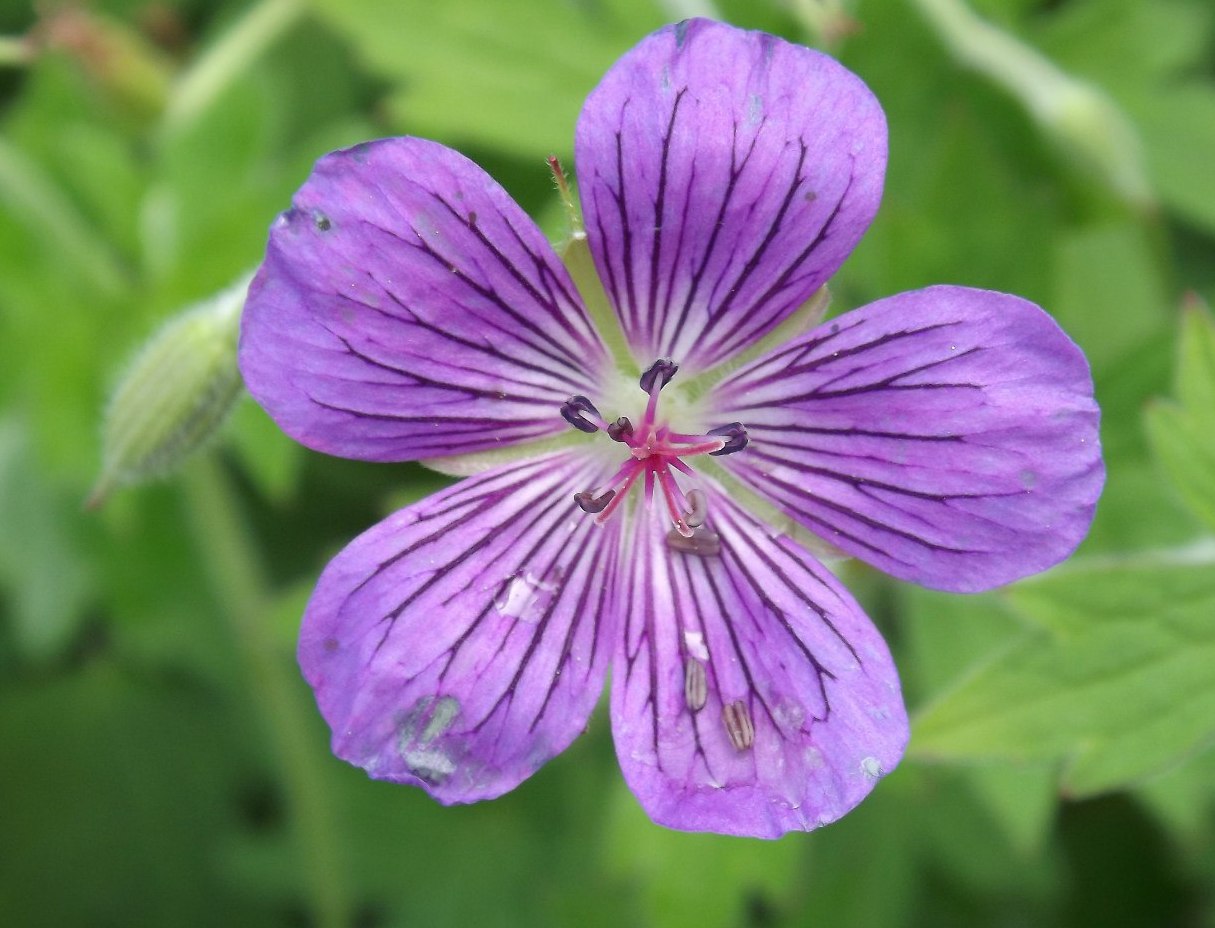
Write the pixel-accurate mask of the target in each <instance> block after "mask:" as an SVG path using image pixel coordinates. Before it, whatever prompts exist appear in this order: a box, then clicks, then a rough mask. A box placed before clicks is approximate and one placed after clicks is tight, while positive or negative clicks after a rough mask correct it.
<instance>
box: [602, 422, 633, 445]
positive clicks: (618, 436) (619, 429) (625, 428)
mask: <svg viewBox="0 0 1215 928" xmlns="http://www.w3.org/2000/svg"><path fill="white" fill-rule="evenodd" d="M607 433H608V438H610V439H611V440H612V441H628V439H630V438H632V437H633V423H632V422H630V421H629V419H628V417H627V416H621V417H620V418H619V419H617V420H616V421H615V422H613V423H612V424H611V425H609V426H608V427H607Z"/></svg>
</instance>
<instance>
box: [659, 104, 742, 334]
mask: <svg viewBox="0 0 1215 928" xmlns="http://www.w3.org/2000/svg"><path fill="white" fill-rule="evenodd" d="M762 128H763V123H762V122H761V123H760V126H759V127H758V128H757V129H756V132H755V135H754V136H752V138H751V145H750V146H749V147H748V148H747V153H746V154H745V155H744V156H743V159H742V161H741V162H739V161H738V160H737V158H738V151H737V146H738V123H737V122H736V123H734V124H733V129H732V140H731V144H730V179H729V180H728V181H727V182H726V189H725V192H724V193H723V194H722V198H721V205H720V206H719V207H718V209H717V216H716V218H715V219H714V221H713V226H712V228H713V231H712V232H711V233H710V234H709V241H708V244H707V245H706V246H705V252H704V254H703V255H702V256H701V259H700V266H699V267H697V268H696V270H695V271H693V272H692V278H691V286H690V287H689V288H688V293H687V295H686V296H685V297H684V300H683V306H682V307H680V310H679V316H678V318H677V319H676V322H675V330H674V331H673V332H672V333H671V337H670V340H669V342H668V343H664V344H663V345H662V346H661V348H662V350H663V351H666V350H668V349H672V350H673V349H674V348H675V346H677V345H678V344H679V338H680V336H681V335H682V334H683V329H684V326H685V325H687V323H688V318H689V316H690V315H691V312H692V304H693V303H694V302H695V300H696V297H697V295H698V294H699V292H700V285H701V283H702V282H703V281H704V275H705V271H706V270H707V269H708V266H709V262H710V261H711V260H712V259H713V255H714V253H715V252H716V250H717V242H718V240H719V237H720V235H721V230H722V228H723V220H724V219H725V215H726V211H727V210H728V209H729V207H730V202H731V201H732V200H733V199H734V192H735V191H736V190H737V189H738V181H739V179H740V178H741V177H742V175H743V173H744V172H745V171H746V169H747V164H748V163H749V162H750V160H751V156H752V154H754V152H755V145H756V143H757V142H758V140H759V131H760V129H762ZM688 183H689V186H691V180H690V179H689V182H688ZM672 273H674V271H672Z"/></svg>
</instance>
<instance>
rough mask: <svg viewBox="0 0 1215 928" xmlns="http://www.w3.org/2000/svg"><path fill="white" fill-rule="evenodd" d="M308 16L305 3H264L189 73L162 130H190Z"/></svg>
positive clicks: (284, 0)
mask: <svg viewBox="0 0 1215 928" xmlns="http://www.w3.org/2000/svg"><path fill="white" fill-rule="evenodd" d="M304 12H305V8H304V3H303V2H302V0H261V2H260V3H258V4H257V5H256V6H254V7H253V8H252V9H251V10H249V12H248V13H246V14H245V16H244V18H242V19H241V20H240V21H238V22H237V23H236V25H234V26H233V27H232V28H231V29H229V30H228V31H227V32H226V33H225V34H224V35H223V36H222V37H221V38H220V40H219V41H218V42H216V43H215V44H214V45H212V46H211V47H210V48H209V49H207V51H206V52H205V53H204V54H203V55H202V56H201V57H200V58H199V59H198V60H197V61H196V62H195V63H194V65H193V67H191V68H190V69H189V70H188V71H186V72H185V73H184V74H183V75H182V76H181V78H180V79H179V80H178V81H177V83H176V85H175V86H174V87H173V91H172V93H171V94H170V96H169V102H168V105H167V106H166V107H165V114H164V123H163V125H162V130H163V131H164V133H165V134H173V133H176V132H179V131H181V130H182V129H184V128H187V127H188V126H190V125H191V124H192V123H193V122H194V121H195V120H196V119H198V117H199V116H200V115H202V113H204V112H205V111H206V110H207V108H208V107H209V106H210V105H211V104H212V103H214V102H215V100H216V98H217V97H219V95H220V94H221V93H223V91H224V90H225V89H226V88H227V87H228V85H229V84H231V83H232V82H233V81H234V80H236V78H237V77H239V76H240V75H241V74H243V73H244V72H245V70H246V69H247V68H248V67H249V65H250V64H252V63H253V62H254V61H256V60H257V58H258V57H259V56H260V55H261V54H262V53H263V52H264V51H265V50H266V49H267V48H269V47H270V46H271V45H273V44H274V43H275V42H276V41H278V39H279V38H281V37H282V35H283V34H284V33H285V32H286V31H287V30H288V29H290V28H291V27H292V26H294V25H295V23H296V22H297V21H298V20H299V19H300V18H301V17H302V16H303V14H304Z"/></svg>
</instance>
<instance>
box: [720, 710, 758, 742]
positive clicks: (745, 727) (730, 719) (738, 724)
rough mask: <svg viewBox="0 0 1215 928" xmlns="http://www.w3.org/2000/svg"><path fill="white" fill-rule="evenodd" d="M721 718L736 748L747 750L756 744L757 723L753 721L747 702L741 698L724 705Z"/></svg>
mask: <svg viewBox="0 0 1215 928" xmlns="http://www.w3.org/2000/svg"><path fill="white" fill-rule="evenodd" d="M721 719H722V721H723V722H724V723H725V725H726V734H727V735H729V736H730V743H731V744H732V745H734V747H735V749H736V750H739V751H745V750H747V748H749V747H751V745H753V744H755V723H754V722H752V721H751V711H750V710H749V709H748V708H747V704H746V703H745V702H743V701H742V700H741V699H739V700H736V701H734V702H731V703H727V704H726V705H724V706H722V707H721Z"/></svg>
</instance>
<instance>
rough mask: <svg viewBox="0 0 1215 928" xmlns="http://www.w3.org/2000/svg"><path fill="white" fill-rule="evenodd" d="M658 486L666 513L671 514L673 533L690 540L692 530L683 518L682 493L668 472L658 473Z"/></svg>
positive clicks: (661, 471)
mask: <svg viewBox="0 0 1215 928" xmlns="http://www.w3.org/2000/svg"><path fill="white" fill-rule="evenodd" d="M658 484H659V486H661V487H662V495H663V496H664V497H665V498H666V501H667V511H668V512H669V513H670V514H671V522H673V523H674V525H675V531H677V532H679V534H681V535H683V536H684V537H685V538H691V537H692V528H691V526H689V525H688V523H687V522H685V521H684V518H683V512H684V506H683V505H682V504H683V502H684V499H683V493H682V492H681V491H680V489H679V486H678V485H677V484H676V483H675V478H674V477H672V476H671V472H670V471H669V470H660V471H658Z"/></svg>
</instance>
